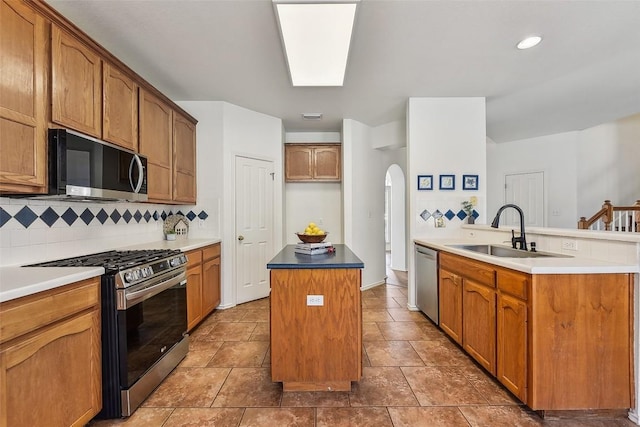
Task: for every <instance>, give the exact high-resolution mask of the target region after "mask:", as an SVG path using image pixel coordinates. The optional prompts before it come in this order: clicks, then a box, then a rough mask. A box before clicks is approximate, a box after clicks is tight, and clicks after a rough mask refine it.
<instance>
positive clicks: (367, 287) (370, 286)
mask: <svg viewBox="0 0 640 427" xmlns="http://www.w3.org/2000/svg"><path fill="white" fill-rule="evenodd" d="M385 283H387V281H386V280H384V279H383V280H381V281H379V282H374V283H370V284H368V285H365V286H360V290H361V291H366V290H367V289H371V288H375V287H376V286H380V285H384V284H385Z"/></svg>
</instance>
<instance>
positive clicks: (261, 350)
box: [207, 341, 269, 368]
mask: <svg viewBox="0 0 640 427" xmlns="http://www.w3.org/2000/svg"><path fill="white" fill-rule="evenodd" d="M268 348H269V343H268V342H265V341H226V342H225V343H224V344H222V346H221V347H220V349H219V350H218V351H217V352H216V354H215V355H214V356H213V358H211V360H210V362H209V364H208V365H207V366H208V367H210V368H214V367H215V368H223V367H229V368H235V367H251V366H255V367H259V366H262V362H263V361H264V356H265V355H266V354H267V350H268Z"/></svg>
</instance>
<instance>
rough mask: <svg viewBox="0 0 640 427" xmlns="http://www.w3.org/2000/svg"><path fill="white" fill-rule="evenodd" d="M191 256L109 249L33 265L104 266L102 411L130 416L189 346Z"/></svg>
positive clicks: (104, 415)
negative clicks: (187, 285)
mask: <svg viewBox="0 0 640 427" xmlns="http://www.w3.org/2000/svg"><path fill="white" fill-rule="evenodd" d="M186 264H187V258H186V256H185V255H184V254H183V253H182V252H180V251H177V250H141V251H140V250H136V251H109V252H101V253H97V254H92V255H87V256H82V257H76V258H67V259H63V260H57V261H50V262H45V263H40V264H34V265H33V266H40V267H47V266H48V267H72V266H78V267H83V266H102V267H104V268H105V271H106V273H105V274H104V275H103V276H102V278H101V292H102V296H101V301H102V400H103V405H102V411H101V412H100V413H99V414H98V415H97V418H120V417H123V416H125V417H126V416H129V415H131V414H132V413H133V412H134V411H135V410H136V408H137V407H138V406H139V405H140V404H141V403H142V402H143V401H144V399H146V398H147V396H149V394H151V392H152V391H153V390H154V389H155V388H156V387H157V386H158V385H159V384H160V383H161V382H162V380H163V379H164V378H165V377H166V376H167V375H168V374H169V373H170V372H171V371H172V370H173V369H174V368H175V367H176V366H177V365H178V363H180V361H181V360H182V359H183V358H184V357H185V355H186V354H187V352H188V349H189V337H188V335H187V296H186V283H187V280H186Z"/></svg>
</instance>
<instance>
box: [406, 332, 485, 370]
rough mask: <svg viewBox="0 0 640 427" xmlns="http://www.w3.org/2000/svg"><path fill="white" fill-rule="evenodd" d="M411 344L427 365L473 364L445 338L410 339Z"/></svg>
mask: <svg viewBox="0 0 640 427" xmlns="http://www.w3.org/2000/svg"><path fill="white" fill-rule="evenodd" d="M411 346H412V347H413V348H414V349H415V351H416V353H418V355H419V356H420V358H421V359H422V361H423V362H424V364H425V365H427V366H465V367H472V366H475V365H474V362H473V361H472V360H471V358H470V357H469V356H467V355H466V354H465V353H463V352H462V350H461V349H459V348H458V347H457V346H456V345H455V344H453V343H451V342H450V341H449V340H448V339H446V338H444V339H441V340H430V339H427V340H421V341H411Z"/></svg>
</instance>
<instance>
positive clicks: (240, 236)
mask: <svg viewBox="0 0 640 427" xmlns="http://www.w3.org/2000/svg"><path fill="white" fill-rule="evenodd" d="M238 240H239V241H241V242H242V241H243V240H244V236H243V235H242V234H241V235H239V236H238Z"/></svg>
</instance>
